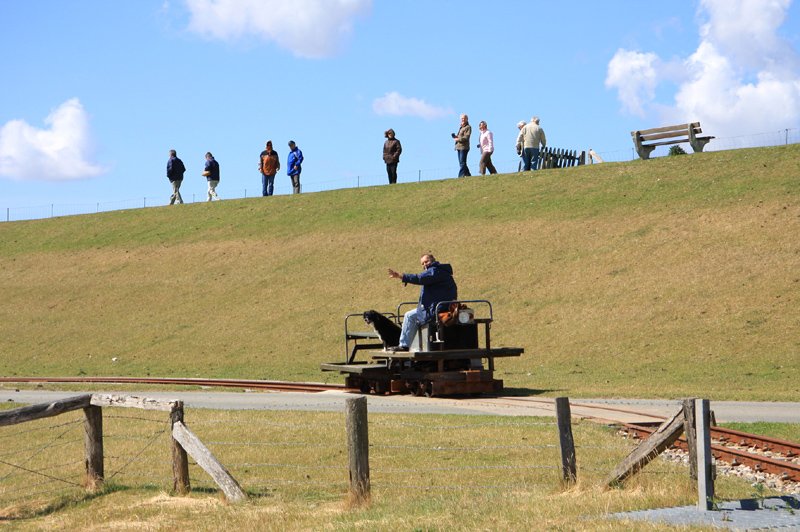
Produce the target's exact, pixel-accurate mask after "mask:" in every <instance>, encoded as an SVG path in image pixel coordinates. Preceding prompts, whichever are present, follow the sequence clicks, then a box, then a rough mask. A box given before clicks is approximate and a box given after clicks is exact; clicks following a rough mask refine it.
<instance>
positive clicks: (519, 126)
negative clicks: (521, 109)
mask: <svg viewBox="0 0 800 532" xmlns="http://www.w3.org/2000/svg"><path fill="white" fill-rule="evenodd" d="M523 127H525V121H524V120H520V121H519V122H517V129H522V128H523Z"/></svg>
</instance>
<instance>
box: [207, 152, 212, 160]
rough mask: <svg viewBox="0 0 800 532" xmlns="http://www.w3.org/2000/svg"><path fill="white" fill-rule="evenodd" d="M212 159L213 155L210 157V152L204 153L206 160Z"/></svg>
mask: <svg viewBox="0 0 800 532" xmlns="http://www.w3.org/2000/svg"><path fill="white" fill-rule="evenodd" d="M213 158H214V156H213V155H211V152H210V151H207V152H206V159H213Z"/></svg>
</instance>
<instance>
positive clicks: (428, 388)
mask: <svg viewBox="0 0 800 532" xmlns="http://www.w3.org/2000/svg"><path fill="white" fill-rule="evenodd" d="M421 387H422V390H423V393H424V394H425V397H433V383H432V382H431V381H425V382H424V383H423V384H422V386H421Z"/></svg>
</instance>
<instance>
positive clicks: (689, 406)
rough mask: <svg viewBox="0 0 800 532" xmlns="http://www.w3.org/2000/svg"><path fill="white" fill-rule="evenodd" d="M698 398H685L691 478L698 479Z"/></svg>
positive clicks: (684, 409) (684, 431) (684, 411)
mask: <svg viewBox="0 0 800 532" xmlns="http://www.w3.org/2000/svg"><path fill="white" fill-rule="evenodd" d="M696 400H697V399H684V400H683V433H684V434H685V435H686V446H687V448H688V450H689V478H691V479H692V480H697V431H696V430H695V419H696V417H695V408H694V407H695V404H694V402H695V401H696Z"/></svg>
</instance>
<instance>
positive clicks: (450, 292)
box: [389, 253, 458, 351]
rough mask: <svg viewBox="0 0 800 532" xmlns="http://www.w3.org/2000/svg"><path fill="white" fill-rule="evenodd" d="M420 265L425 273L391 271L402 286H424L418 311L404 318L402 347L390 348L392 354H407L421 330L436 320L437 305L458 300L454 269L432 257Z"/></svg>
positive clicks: (421, 258)
mask: <svg viewBox="0 0 800 532" xmlns="http://www.w3.org/2000/svg"><path fill="white" fill-rule="evenodd" d="M419 262H420V264H422V267H423V268H424V271H423V272H422V273H398V272H396V271H394V270H393V269H391V268H389V277H392V278H394V279H400V280H401V281H403V284H408V283H411V284H418V285H421V286H422V288H421V289H420V292H419V304H417V308H415V309H413V310H409V311H408V312H406V313H405V316H404V318H403V328H402V330H401V332H400V342H399V345H397V346H396V347H390V348H389V350H390V351H408V348H409V346H410V345H411V343H412V342H413V340H414V336H416V334H417V329H418V328H419V326H420V325H424V324H425V323H428V322H429V321H431V320H432V319H433V318H434V316H436V304H437V303H441V302H442V301H454V300H456V299H457V298H458V287H457V286H456V281H455V279H453V267H452V266H450V265H449V264H441V263H439V262H437V261H436V258H434V256H433V255H431V254H430V253H426V254H425V255H423V256H422V257H420V259H419Z"/></svg>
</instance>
